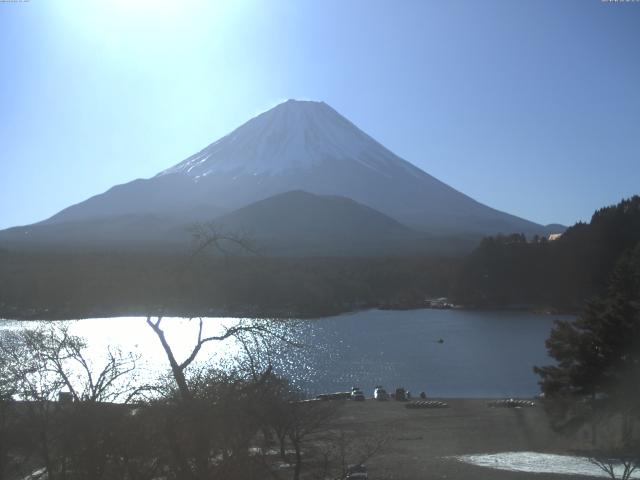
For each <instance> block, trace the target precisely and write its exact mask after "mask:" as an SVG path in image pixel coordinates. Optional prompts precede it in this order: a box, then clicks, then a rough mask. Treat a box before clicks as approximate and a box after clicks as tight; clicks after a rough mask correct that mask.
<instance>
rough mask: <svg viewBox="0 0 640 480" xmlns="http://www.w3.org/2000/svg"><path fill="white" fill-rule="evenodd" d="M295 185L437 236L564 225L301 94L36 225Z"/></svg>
mask: <svg viewBox="0 0 640 480" xmlns="http://www.w3.org/2000/svg"><path fill="white" fill-rule="evenodd" d="M291 191H304V192H308V193H309V194H313V195H319V196H338V197H345V198H349V199H351V200H353V201H354V202H356V203H358V204H360V205H363V206H366V207H369V208H371V209H373V210H375V211H377V212H379V213H380V214H382V215H385V216H386V217H390V218H391V219H393V220H394V221H397V222H399V223H400V224H402V225H404V226H405V227H408V228H409V229H411V230H414V231H418V232H421V233H423V234H427V235H429V236H440V237H443V238H444V237H448V238H453V237H460V238H463V237H464V238H477V239H479V238H481V237H482V236H485V235H493V234H498V233H507V234H508V233H513V232H518V233H520V232H521V233H525V234H527V235H534V234H538V235H546V234H548V233H557V232H558V227H557V226H556V225H552V226H549V227H545V226H543V225H538V224H536V223H534V222H530V221H528V220H526V219H523V218H520V217H517V216H514V215H511V214H508V213H505V212H501V211H498V210H496V209H493V208H491V207H488V206H486V205H483V204H481V203H479V202H477V201H476V200H474V199H472V198H471V197H469V196H467V195H465V194H463V193H461V192H459V191H457V190H455V189H454V188H452V187H450V186H449V185H447V184H445V183H443V182H441V181H440V180H438V179H436V178H435V177H433V176H431V175H429V174H428V173H426V172H424V171H423V170H421V169H419V168H418V167H416V166H415V165H413V164H411V163H410V162H408V161H406V160H404V159H402V158H400V157H399V156H397V155H395V154H394V153H393V152H391V151H390V150H388V149H387V148H386V147H384V146H383V145H382V144H380V143H379V142H377V141H376V140H375V139H373V138H372V137H371V136H369V135H368V134H366V133H365V132H363V131H362V130H360V129H359V128H358V127H357V126H356V125H354V124H353V123H352V122H350V121H349V120H348V119H347V118H346V117H344V116H342V115H341V114H340V113H338V112H337V111H336V110H334V109H333V108H332V107H330V106H329V105H327V104H326V103H324V102H312V101H297V100H289V101H287V102H285V103H283V104H280V105H278V106H276V107H274V108H272V109H271V110H268V111H267V112H264V113H262V114H260V115H257V116H256V117H254V118H252V119H250V120H249V121H247V122H246V123H244V124H243V125H241V126H239V127H238V128H236V129H234V130H233V131H232V132H230V133H229V134H228V135H225V136H223V137H222V138H220V139H219V140H217V141H215V142H213V143H211V144H210V145H208V146H207V147H205V148H204V149H202V150H200V151H199V152H198V153H196V154H195V155H192V156H190V157H188V158H187V159H185V160H183V161H182V162H179V163H177V164H175V165H173V166H172V167H169V168H167V169H165V170H162V171H161V172H159V173H158V174H157V175H155V176H153V177H151V178H148V179H136V180H133V181H132V182H129V183H126V184H122V185H116V186H114V187H112V188H110V189H109V190H107V191H106V192H104V193H101V194H98V195H95V196H93V197H91V198H89V199H87V200H85V201H84V202H80V203H78V204H75V205H72V206H70V207H68V208H66V209H64V210H62V211H60V212H59V213H57V214H56V215H54V216H52V217H50V218H49V219H46V220H44V221H43V222H39V223H38V224H35V225H55V224H60V223H65V222H95V221H96V219H100V218H102V219H107V218H110V217H112V218H116V217H120V216H122V215H152V216H153V215H155V216H161V217H162V216H167V215H168V216H171V217H181V216H183V217H185V218H188V219H190V220H192V221H208V220H211V219H212V218H213V217H215V216H220V215H224V214H228V213H231V212H234V211H237V210H238V209H241V208H243V207H246V206H248V205H252V204H254V203H256V202H260V201H263V200H266V199H269V198H271V197H274V196H277V195H280V194H283V193H286V192H291ZM371 219H372V220H373V217H371ZM114 228H115V227H114Z"/></svg>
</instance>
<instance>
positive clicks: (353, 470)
mask: <svg viewBox="0 0 640 480" xmlns="http://www.w3.org/2000/svg"><path fill="white" fill-rule="evenodd" d="M368 478H369V475H368V474H367V467H366V466H364V465H362V464H359V465H349V466H348V467H347V476H346V477H345V480H367V479H368Z"/></svg>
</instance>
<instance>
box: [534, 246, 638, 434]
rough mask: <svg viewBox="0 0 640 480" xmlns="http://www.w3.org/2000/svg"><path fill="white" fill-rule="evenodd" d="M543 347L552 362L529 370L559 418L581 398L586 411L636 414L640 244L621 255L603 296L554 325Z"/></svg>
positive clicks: (625, 414) (576, 404)
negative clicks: (558, 402)
mask: <svg viewBox="0 0 640 480" xmlns="http://www.w3.org/2000/svg"><path fill="white" fill-rule="evenodd" d="M546 345H547V349H548V351H549V354H550V355H551V357H553V358H554V359H556V361H557V364H556V365H552V366H545V367H535V369H534V370H535V372H536V373H537V374H538V375H540V377H541V381H540V386H541V389H542V391H543V393H544V394H545V395H546V397H547V398H550V399H555V400H562V401H563V402H562V403H561V404H562V405H564V411H563V412H562V413H563V414H565V415H566V414H567V413H568V412H569V411H570V410H571V409H572V408H574V407H576V406H580V408H582V407H583V406H584V405H585V402H584V400H585V399H586V400H589V399H590V400H592V401H591V402H590V405H591V406H592V412H591V413H593V407H595V406H597V407H598V411H599V412H601V413H602V412H606V413H609V414H618V415H623V416H624V417H625V418H632V417H637V416H638V414H640V243H639V244H638V245H636V247H635V248H634V249H633V250H630V251H628V252H627V253H625V254H624V255H622V257H621V258H620V260H619V262H618V264H617V266H616V268H615V270H614V272H613V274H612V276H611V279H610V282H609V285H608V288H607V290H606V293H605V294H604V295H603V296H601V297H599V298H596V299H595V300H593V301H591V302H590V303H589V304H588V305H587V307H586V309H585V310H584V313H583V314H582V315H581V316H580V317H579V318H578V319H577V320H575V321H574V322H568V321H559V322H556V325H555V327H554V329H553V331H552V332H551V336H550V337H549V339H548V340H547V342H546ZM623 433H624V432H623Z"/></svg>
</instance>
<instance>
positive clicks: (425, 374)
mask: <svg viewBox="0 0 640 480" xmlns="http://www.w3.org/2000/svg"><path fill="white" fill-rule="evenodd" d="M571 318H572V317H569V316H561V315H551V316H550V315H539V314H534V313H530V312H524V311H504V310H503V311H477V310H431V309H423V310H406V311H393V310H384V311H383V310H368V311H362V312H356V313H349V314H343V315H338V316H335V317H328V318H322V319H316V320H304V321H299V322H296V326H295V327H293V328H291V329H289V328H288V327H286V326H281V327H279V328H284V329H286V330H289V331H288V334H289V335H292V336H293V337H294V338H295V340H296V341H297V342H299V343H301V344H303V345H304V346H303V347H301V348H286V347H284V346H282V345H276V344H274V345H272V347H273V350H274V352H273V353H272V356H271V358H270V361H271V362H272V363H273V364H274V365H275V368H276V370H277V371H279V372H280V373H282V374H284V375H287V376H288V377H290V378H291V379H292V380H293V381H294V383H295V384H297V385H298V386H300V387H301V388H303V389H305V390H306V391H308V392H309V393H311V394H316V393H321V392H334V391H345V390H349V389H350V388H351V387H352V386H354V385H357V386H360V387H361V388H363V389H364V391H365V394H367V395H371V394H372V392H373V388H374V387H375V385H378V384H380V385H384V386H385V387H386V388H387V390H394V389H395V388H396V387H398V386H403V387H405V388H407V389H409V390H410V391H411V392H412V393H414V394H418V393H419V392H421V391H425V392H426V393H427V394H428V395H430V396H440V397H530V396H533V395H536V394H537V393H538V392H539V390H538V385H537V377H536V376H535V375H534V374H533V371H532V367H533V366H534V365H546V364H549V363H551V359H550V358H549V357H548V356H547V354H546V350H545V346H544V342H545V339H546V338H547V337H548V336H549V332H550V330H551V328H552V326H553V321H554V320H555V319H571ZM235 321H237V319H230V318H208V319H205V334H207V333H214V332H216V331H220V330H221V329H222V328H223V326H224V325H230V324H232V323H234V322H235ZM39 323H41V322H17V321H14V320H0V329H19V328H33V327H34V326H36V325H37V324H39ZM66 323H67V324H68V325H69V328H70V330H71V332H72V333H74V334H76V335H80V336H82V337H84V338H86V340H87V343H88V345H89V346H90V356H91V358H92V361H93V362H94V363H95V364H96V365H97V364H98V363H99V362H100V359H101V355H102V353H103V352H104V351H105V350H106V348H107V347H108V346H111V347H119V348H121V349H122V350H124V351H134V352H136V353H139V354H140V355H141V356H142V359H143V365H144V368H145V369H146V371H148V372H154V373H157V372H159V371H163V370H165V369H166V368H167V367H168V364H167V361H166V358H165V356H164V352H163V350H162V347H161V346H160V343H159V341H158V339H157V337H156V336H155V335H154V333H153V332H152V331H151V329H150V327H149V326H148V325H146V323H145V319H144V318H139V317H119V318H101V319H86V320H77V321H70V322H66ZM197 324H198V322H197V320H191V321H188V320H186V319H179V318H166V319H163V323H162V326H163V329H164V330H165V331H166V333H167V337H168V338H169V340H170V342H171V344H172V345H173V346H174V349H175V351H176V354H177V356H183V357H184V356H186V355H187V354H188V351H189V348H190V346H192V345H193V342H194V340H195V338H196V335H197ZM280 325H282V323H281V322H280ZM238 351H239V346H238V345H237V344H234V342H228V341H227V342H223V343H220V342H212V343H210V344H208V345H207V348H203V350H202V351H201V352H200V356H199V359H200V360H205V359H209V358H211V359H212V361H214V362H219V363H225V362H228V361H229V360H230V359H231V358H232V357H234V355H236V354H237V353H238Z"/></svg>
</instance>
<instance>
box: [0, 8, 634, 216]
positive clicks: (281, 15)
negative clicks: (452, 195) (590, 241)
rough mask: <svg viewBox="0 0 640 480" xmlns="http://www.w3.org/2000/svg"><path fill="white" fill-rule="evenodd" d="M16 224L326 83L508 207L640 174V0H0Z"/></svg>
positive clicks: (5, 171) (538, 204) (573, 212)
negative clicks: (14, 0)
mask: <svg viewBox="0 0 640 480" xmlns="http://www.w3.org/2000/svg"><path fill="white" fill-rule="evenodd" d="M0 67H1V71H0V72H1V74H0V123H1V128H0V163H1V165H0V228H2V227H8V226H12V225H17V224H25V223H30V222H33V221H37V220H41V219H44V218H45V217H48V216H50V215H52V214H54V213H56V212H57V211H59V210H60V209H62V208H64V207H66V206H68V205H70V204H72V203H76V202H79V201H81V200H84V199H86V198H87V197H89V196H91V195H94V194H97V193H100V192H102V191H104V190H106V189H107V188H109V187H111V186H112V185H114V184H118V183H124V182H127V181H129V180H132V179H134V178H138V177H149V176H152V175H154V174H155V173H157V172H158V171H160V170H163V169H165V168H167V167H168V166H170V165H173V164H175V163H177V162H179V161H181V160H183V159H184V158H185V157H187V156H188V155H190V154H192V153H194V152H196V151H197V150H199V149H201V148H202V147H204V146H206V145H207V144H209V143H211V142H212V141H214V140H216V139H217V138H219V137H220V136H222V135H224V134H226V133H228V132H229V131H230V130H232V129H233V128H235V127H237V126H239V125H240V124H241V123H243V122H244V121H246V120H248V119H249V118H250V117H252V116H254V115H255V114H257V113H259V112H260V111H263V110H266V109H268V108H269V107H271V106H273V105H275V104H276V103H279V102H280V101H282V100H284V99H286V98H299V99H314V100H324V101H325V102H327V103H328V104H330V105H331V106H333V107H334V108H335V109H336V110H338V111H339V112H340V113H342V114H343V115H345V116H346V117H348V118H349V119H350V120H352V121H353V122H354V123H355V124H356V125H358V126H359V127H360V128H362V129H363V130H364V131H366V132H367V133H369V134H370V135H372V136H373V137H374V138H376V139H377V140H379V141H380V142H381V143H383V144H384V145H385V146H387V147H388V148H390V149H391V150H392V151H394V152H395V153H397V154H399V155H400V156H401V157H403V158H405V159H406V160H409V161H410V162H413V163H414V164H416V165H418V166H419V167H421V168H422V169H424V170H425V171H427V172H429V173H430V174H432V175H434V176H436V177H437V178H439V179H441V180H443V181H445V182H446V183H448V184H450V185H451V186H453V187H455V188H457V189H458V190H461V191H463V192H465V193H467V194H469V195H471V196H472V197H474V198H476V199H477V200H479V201H481V202H483V203H486V204H488V205H490V206H492V207H495V208H498V209H501V210H506V211H508V212H510V213H514V214H516V215H520V216H523V217H525V218H528V219H531V220H534V221H537V222H541V223H550V222H562V223H565V224H572V223H573V222H575V221H576V220H578V219H588V218H589V217H590V215H591V213H592V212H593V210H594V209H595V208H597V207H600V206H603V205H606V204H611V203H615V202H617V201H618V200H620V199H621V198H622V197H625V196H630V195H632V194H634V193H640V2H635V3H614V2H611V3H607V2H602V1H601V0H576V1H569V0H566V1H555V0H548V1H545V0H535V1H529V2H526V1H510V0H505V1H483V0H469V1H444V0H440V1H426V0H425V1H414V2H411V1H391V0H389V1H386V2H382V1H371V0H368V1H350V0H338V1H328V0H318V1H317V2H310V1H309V2H305V1H301V0H290V1H274V0H269V1H265V0H256V1H253V2H251V1H249V2H233V3H227V2H222V1H215V0H214V1H202V2H196V1H193V2H189V1H182V0H180V1H178V0H165V1H163V0H155V1H154V0H143V1H138V2H136V1H134V0H130V1H127V0H101V1H99V2H98V1H96V2H90V1H86V0H82V1H71V0H65V1H53V0H31V1H29V2H26V3H0Z"/></svg>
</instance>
